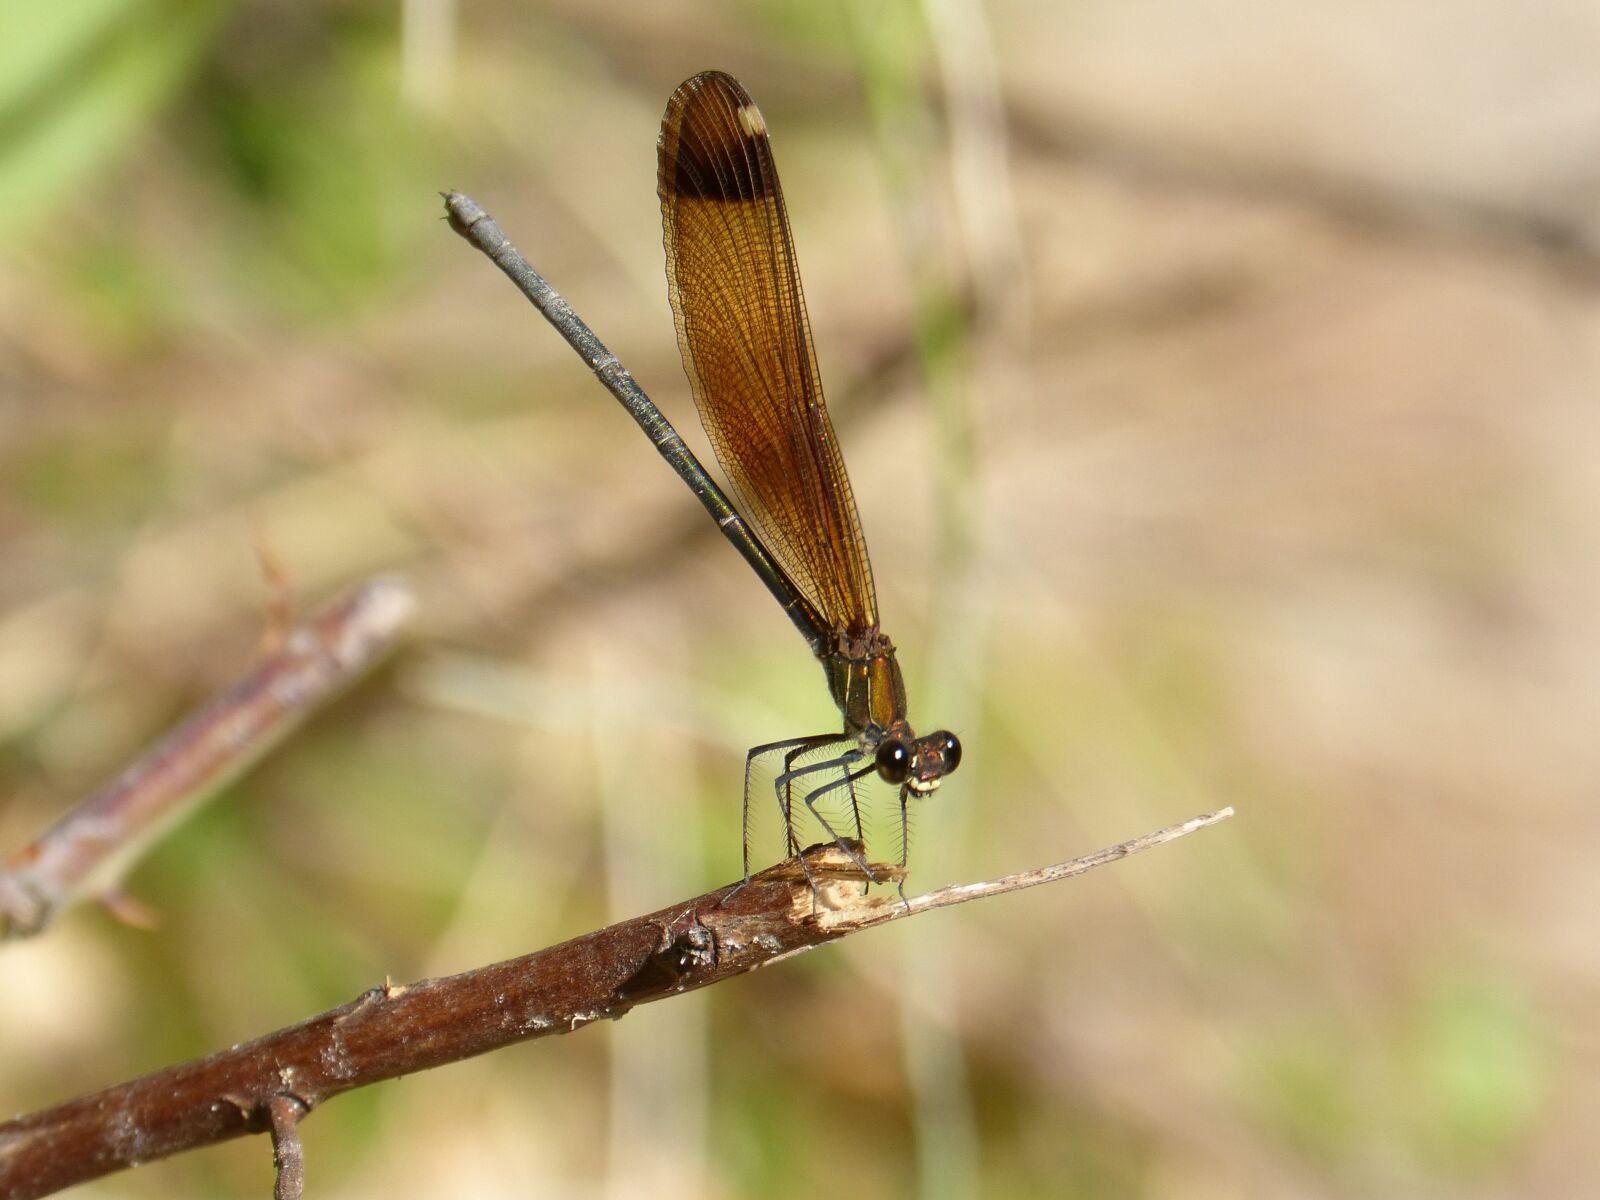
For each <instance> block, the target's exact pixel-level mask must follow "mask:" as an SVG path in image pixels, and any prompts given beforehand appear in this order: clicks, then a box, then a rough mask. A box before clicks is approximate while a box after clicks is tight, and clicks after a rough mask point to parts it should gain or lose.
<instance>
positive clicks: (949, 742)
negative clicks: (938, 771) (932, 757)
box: [939, 733, 961, 775]
mask: <svg viewBox="0 0 1600 1200" xmlns="http://www.w3.org/2000/svg"><path fill="white" fill-rule="evenodd" d="M939 757H940V758H941V759H942V760H943V762H944V773H945V774H946V775H948V774H950V772H951V771H954V770H955V769H956V768H957V767H959V766H960V765H961V739H960V738H958V737H956V735H955V734H953V733H947V734H945V735H944V741H942V742H940V743H939Z"/></svg>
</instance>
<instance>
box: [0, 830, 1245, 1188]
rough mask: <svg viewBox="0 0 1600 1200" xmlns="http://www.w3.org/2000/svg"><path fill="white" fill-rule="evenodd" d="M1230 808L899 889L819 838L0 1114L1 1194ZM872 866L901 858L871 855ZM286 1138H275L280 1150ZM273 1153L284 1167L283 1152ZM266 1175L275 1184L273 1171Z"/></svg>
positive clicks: (1060, 871) (615, 1012) (594, 1017)
mask: <svg viewBox="0 0 1600 1200" xmlns="http://www.w3.org/2000/svg"><path fill="white" fill-rule="evenodd" d="M1232 815H1233V810H1232V809H1231V808H1225V809H1223V810H1221V811H1220V812H1215V813H1208V814H1206V815H1204V816H1198V817H1194V818H1192V819H1191V820H1188V821H1185V822H1183V823H1182V824H1179V825H1173V826H1170V827H1168V828H1166V829H1163V830H1160V831H1158V832H1156V833H1151V834H1146V835H1145V836H1144V837H1139V838H1135V839H1133V840H1132V841H1129V842H1123V843H1122V844H1121V845H1118V846H1112V847H1110V848H1109V849H1106V850H1101V851H1099V852H1098V853H1095V854H1091V855H1088V856H1086V857H1084V858H1079V859H1074V860H1072V861H1070V862H1065V863H1060V864H1058V865H1056V866H1053V867H1045V868H1042V869H1040V870H1034V871H1025V872H1022V873H1020V874H1017V875H1010V876H1006V877H1005V878H1002V879H995V880H989V881H986V882H982V883H972V884H965V885H960V886H957V887H949V888H942V889H940V890H938V891H935V892H930V893H928V894H927V895H924V896H918V897H915V898H914V899H912V900H911V901H909V902H908V903H907V902H902V901H900V900H899V899H897V898H895V897H893V896H886V895H884V894H883V893H882V892H874V893H872V894H870V895H867V894H864V891H863V889H862V888H861V886H860V884H861V881H862V876H861V875H860V874H859V872H858V871H857V870H856V868H854V867H853V866H852V864H851V862H850V860H849V859H848V858H847V857H846V856H845V855H844V854H843V853H842V852H841V851H840V850H839V849H838V848H837V847H835V846H833V845H831V844H829V845H827V846H823V847H816V848H813V849H812V850H809V851H807V856H808V859H807V861H808V863H809V864H810V867H811V872H812V874H813V875H814V876H815V877H816V879H817V881H818V885H819V888H820V892H819V896H818V899H819V904H818V905H817V908H816V910H815V911H813V898H812V891H811V888H810V887H809V886H808V885H807V883H806V880H805V877H804V875H803V874H802V873H801V871H800V868H799V866H798V864H797V863H795V862H794V861H793V860H791V861H789V862H786V863H783V864H780V865H779V866H776V867H772V868H770V869H768V870H766V871H763V872H762V873H761V874H759V875H757V876H756V877H755V878H754V879H753V880H752V881H751V882H750V883H749V884H748V885H746V886H743V887H735V886H731V885H730V886H729V887H723V888H718V889H717V890H716V891H713V892H708V893H706V894H705V895H703V896H696V897H694V898H693V899H691V900H685V901H683V902H681V903H679V904H674V905H672V906H670V907H668V908H664V909H661V910H660V911H658V912H653V913H650V914H648V915H646V916H642V917H634V918H632V919H631V920H627V921H622V922H620V923H618V924H616V925H611V926H608V927H607V928H605V929H600V930H596V931H594V932H592V933H586V934H584V935H582V936H581V937H577V938H574V939H572V940H571V941H569V942H564V943H562V944H561V945H559V946H553V947H551V948H549V949H546V950H540V951H538V952H536V953H534V954H529V955H526V956H524V957H522V958H515V959H511V960H510V961H508V962H502V963H496V964H494V965H493V966H488V967H481V968H479V969H477V970H474V971H468V972H466V973H464V974H461V975H452V976H449V977H447V978H444V979H425V980H423V981H421V982H420V983H415V984H412V985H410V986H409V987H399V986H391V985H388V984H386V985H384V986H383V987H379V988H373V989H372V990H371V991H369V992H367V993H366V994H364V995H363V996H361V997H360V998H359V999H357V1000H355V1001H353V1002H352V1003H350V1004H346V1005H344V1006H343V1007H342V1008H337V1009H334V1010H333V1011H331V1012H326V1013H323V1014H322V1015H320V1016H316V1017H312V1018H311V1019H310V1020H308V1021H302V1022H301V1023H300V1024H298V1025H291V1026H290V1027H288V1028H287V1029H281V1030H279V1031H277V1032H276V1033H270V1034H268V1035H267V1036H265V1037H262V1038H258V1039H256V1040H255V1041H253V1042H247V1043H245V1044H243V1045H240V1046H235V1047H233V1048H232V1049H229V1050H223V1051H221V1052H219V1053H217V1054H213V1055H211V1056H210V1057H209V1058H203V1059H198V1060H196V1061H194V1062H189V1063H184V1064H182V1065H181V1066H176V1067H170V1068H168V1069H167V1070H164V1071H158V1072H156V1073H155V1074H153V1075H146V1076H144V1077H143V1078H141V1079H135V1080H133V1081H132V1082H129V1083H124V1084H119V1085H118V1086H116V1087H112V1088H107V1089H106V1090H105V1091H103V1092H98V1093H95V1094H94V1095H90V1096H82V1097H79V1098H78V1099H76V1100H69V1101H68V1102H67V1103H65V1104H62V1105H59V1106H57V1107H56V1108H52V1109H47V1110H45V1111H43V1112H37V1113H33V1114H31V1115H28V1116H22V1117H17V1118H16V1119H14V1120H11V1121H7V1122H4V1123H0V1200H28V1198H30V1197H35V1196H44V1195H48V1194H49V1193H51V1192H53V1191H56V1190H57V1189H59V1188H64V1187H67V1186H68V1185H70V1184H74V1183H81V1182H83V1181H84V1180H87V1179H95V1178H98V1177H99V1176H102V1175H106V1174H109V1173H110V1172H112V1171H117V1170H121V1169H122V1168H124V1167H130V1166H133V1165H135V1164H136V1163H146V1162H151V1161H153V1160H155V1159H158V1158H165V1157H167V1156H168V1155H171V1154H177V1153H179V1152H181V1151H184V1150H191V1149H194V1148H196V1147H198V1146H204V1145H209V1144H211V1143H213V1142H220V1141H224V1140H226V1139H228V1138H233V1137H238V1136H239V1135H241V1134H245V1133H257V1132H260V1131H262V1130H264V1129H268V1128H280V1133H279V1144H280V1146H281V1145H283V1143H284V1141H285V1138H284V1135H283V1133H282V1132H281V1123H280V1124H279V1125H278V1126H275V1125H274V1118H273V1105H274V1104H278V1105H279V1108H280V1110H282V1104H281V1100H282V1099H283V1098H289V1099H290V1100H292V1101H293V1102H295V1103H296V1104H297V1105H299V1106H303V1110H304V1111H305V1112H309V1111H310V1110H311V1109H313V1108H315V1107H316V1106H317V1105H319V1104H321V1103H322V1102H323V1101H325V1100H328V1099H330V1098H331V1097H333V1096H337V1095H338V1094H339V1093H340V1092H347V1091H350V1090H351V1089H352V1088H358V1087H365V1086H367V1085H369V1084H373V1083H378V1082H380V1081H382V1080H385V1079H393V1078H395V1077H396V1076H399V1075H411V1074H415V1073H416V1072H418V1071H425V1070H427V1069H428V1068H430V1067H437V1066H441V1065H443V1064H445V1063H450V1062H457V1061H459V1060H461V1059H464V1058H470V1057H472V1056H474V1055H478V1054H484V1053H487V1052H488V1051H490V1050H497V1049H499V1048H501V1047H503V1046H508V1045H511V1044H512V1043H515V1042H523V1041H529V1040H531V1039H533V1038H538V1037H546V1036H550V1035H553V1034H562V1033H570V1032H572V1031H573V1030H575V1029H578V1028H580V1027H581V1026H583V1025H587V1024H590V1023H591V1022H594V1021H598V1020H600V1019H602V1018H612V1019H615V1018H617V1017H620V1016H622V1015H623V1014H624V1013H626V1012H627V1011H628V1010H629V1009H631V1008H633V1007H635V1006H637V1005H640V1004H647V1003H649V1002H650V1001H653V1000H660V999H663V998H665V997H668V996H675V995H678V994H680V993H683V992H688V991H694V990H696V989H698V988H702V987H706V986H708V985H710V984H714V983H719V982H721V981H722V980H724V979H729V978H732V977H733V976H735V975H742V974H744V973H745V972H747V971H753V970H755V969H756V968H758V967H763V966H766V965H768V964H769V963H774V962H777V961H778V960H780V959H783V958H787V957H789V956H790V955H794V954H799V953H802V952H804V951H806V950H810V949H813V948H814V947H817V946H821V945H825V944H827V943H828V942H832V941H836V940H838V939H839V938H841V937H845V936H847V935H848V934H852V933H858V932H860V931H861V930H863V929H870V928H872V927H873V926H875V925H882V924H885V923H887V922H889V921H897V920H900V919H901V918H903V917H907V916H913V915H915V914H918V913H923V912H927V911H929V910H931V909H935V908H943V907H946V906H947V905H951V904H962V903H965V902H966V901H968V900H977V899H981V898H983V897H987V896H996V895H1000V894H1001V893H1004V892H1013V891H1019V890H1021V889H1023V888H1029V887H1035V886H1037V885H1038V884H1041V883H1048V882H1051V881H1053V880H1057V879H1067V878H1070V877H1072V876H1074V875H1081V874H1083V873H1084V872H1085V871H1089V870H1092V869H1093V868H1095V867H1098V866H1102V865H1104V864H1105V863H1109V862H1114V861H1116V860H1117V859H1119V858H1126V857H1127V856H1128V855H1130V854H1134V853H1137V852H1138V851H1140V850H1147V849H1149V848H1150V847H1152V846H1158V845H1160V844H1162V843H1163V842H1170V841H1173V840H1174V839H1176V838H1180V837H1183V836H1184V835H1185V834H1189V833H1193V832H1194V831H1195V830H1197V829H1200V828H1202V827H1204V826H1206V825H1211V824H1215V823H1216V822H1218V821H1222V820H1225V819H1226V818H1228V817H1230V816H1232ZM873 870H874V872H875V873H877V875H878V877H879V878H880V879H884V878H894V877H895V875H896V874H897V873H898V868H895V867H891V866H888V865H886V864H876V865H874V868H873ZM285 1157H286V1156H285V1155H284V1154H283V1153H282V1152H281V1151H280V1164H283V1163H284V1159H285ZM280 1169H281V1170H287V1169H288V1168H287V1167H286V1166H282V1165H281V1166H280ZM279 1186H280V1188H282V1187H283V1186H284V1184H283V1180H282V1176H280V1184H279Z"/></svg>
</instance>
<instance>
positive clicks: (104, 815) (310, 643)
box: [0, 578, 415, 941]
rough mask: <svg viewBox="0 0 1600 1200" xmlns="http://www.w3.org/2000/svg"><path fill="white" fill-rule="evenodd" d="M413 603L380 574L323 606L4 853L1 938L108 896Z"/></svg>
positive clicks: (373, 647)
mask: <svg viewBox="0 0 1600 1200" xmlns="http://www.w3.org/2000/svg"><path fill="white" fill-rule="evenodd" d="M414 604H415V602H414V600H413V599H412V595H411V592H410V590H409V589H408V588H407V587H406V586H405V585H404V584H402V583H400V582H399V581H397V580H394V579H387V578H380V579H374V580H371V581H370V582H368V583H367V584H366V585H365V586H363V587H361V588H358V589H357V590H356V591H354V592H352V593H350V594H349V595H347V596H345V597H343V598H342V599H340V600H338V601H336V602H334V603H333V604H331V605H329V606H328V607H327V608H325V609H323V610H322V611H321V612H319V613H317V614H315V615H314V616H312V617H311V618H310V619H308V620H307V621H306V622H304V623H303V624H302V625H300V626H299V627H298V628H295V629H292V630H290V631H289V632H288V634H287V636H285V637H284V638H283V639H282V642H281V644H280V645H279V646H278V647H277V648H276V649H275V650H273V651H272V652H271V653H269V654H267V655H266V656H265V657H264V658H263V659H262V660H261V661H260V662H259V663H258V664H257V665H256V666H255V668H254V669H253V670H252V671H251V672H250V673H249V674H248V675H247V676H245V677H244V678H243V679H241V680H240V681H239V682H238V683H236V684H234V685H233V686H232V687H230V688H229V689H228V690H226V691H225V692H223V693H222V694H221V695H219V696H217V697H216V698H215V699H213V700H212V701H211V702H210V703H208V704H207V705H206V706H205V707H204V708H202V709H200V710H199V711H198V712H196V713H195V714H194V715H193V716H191V717H189V719H188V720H186V721H184V722H183V724H181V725H179V726H178V727H177V728H176V729H175V730H173V731H172V732H171V733H170V734H168V735H167V736H166V737H165V738H164V739H162V740H161V741H160V742H158V743H157V744H156V745H155V746H154V747H152V748H151V749H150V750H149V751H148V752H147V753H145V754H144V755H143V756H142V757H141V758H140V759H139V760H138V761H137V762H135V763H134V764H133V765H132V766H131V767H129V768H128V769H127V770H126V771H124V772H123V773H122V774H121V775H119V776H117V778H116V779H114V780H112V781H111V782H110V783H109V784H107V785H106V786H105V787H104V788H102V789H101V790H100V791H99V792H97V793H95V794H94V795H93V796H91V797H90V798H89V799H88V800H86V801H84V802H83V803H82V804H81V805H79V806H78V807H77V808H75V809H73V810H72V811H71V812H69V813H68V814H67V815H66V816H64V817H62V818H61V819H60V820H59V821H57V822H56V823H55V825H53V826H52V827H51V828H50V829H49V830H47V831H46V832H45V833H43V834H42V835H41V836H40V837H39V838H38V839H36V840H35V841H34V842H32V843H31V844H30V845H28V846H26V847H24V848H23V849H22V850H20V851H18V852H17V853H16V854H14V855H12V857H11V858H10V859H9V860H8V861H7V862H6V863H5V864H4V865H3V866H0V941H4V940H6V939H7V938H15V937H27V936H29V935H30V934H35V933H38V932H39V931H40V930H42V929H43V928H44V927H45V926H46V925H48V924H49V923H50V921H51V920H52V919H53V918H54V917H55V916H56V915H57V914H58V913H60V912H61V911H62V910H63V909H64V908H66V907H67V906H68V905H69V904H71V903H72V902H74V901H76V900H79V899H82V898H85V897H97V898H102V899H109V898H110V897H111V896H112V895H113V893H114V889H115V888H116V886H117V884H118V882H119V881H120V880H121V878H122V876H123V874H124V873H125V872H126V871H127V870H128V869H129V868H130V867H131V866H132V865H133V863H134V862H135V861H137V859H138V858H139V856H140V855H141V854H143V853H144V851H145V850H146V849H148V848H149V846H150V845H151V844H152V843H154V842H155V840H156V839H157V838H158V837H159V836H160V835H161V834H162V833H164V832H165V831H166V830H167V829H169V828H170V827H171V826H172V825H173V824H174V823H175V822H176V821H177V820H178V819H179V818H180V817H182V816H184V815H185V814H186V813H187V812H189V811H190V810H192V809H193V808H194V807H195V806H196V805H198V804H199V803H200V801H202V800H204V799H206V798H207V797H209V796H211V795H214V794H215V793H216V792H217V791H218V790H220V789H221V788H222V787H223V786H225V785H226V784H228V783H229V782H231V781H232V780H233V779H235V778H237V777H238V776H239V775H240V774H241V773H242V772H243V771H245V770H246V769H247V768H248V767H249V766H250V765H251V764H252V763H254V762H255V761H256V760H257V759H259V758H260V757H261V756H262V755H263V754H265V753H266V751H267V750H268V749H270V748H271V747H272V746H273V745H275V744H276V743H277V742H278V741H279V740H280V739H281V738H283V737H284V736H285V735H286V734H287V733H289V732H290V731H291V730H293V729H294V728H295V727H296V726H297V725H299V724H300V722H301V721H303V720H304V719H305V718H306V717H307V716H309V715H310V714H311V713H313V712H315V711H316V710H317V709H319V708H321V707H322V706H323V705H324V704H326V703H327V702H328V701H329V700H331V699H333V698H334V697H335V696H337V695H339V694H340V693H341V692H342V691H343V690H344V689H345V688H346V687H347V686H348V685H349V684H350V683H352V682H353V681H354V680H356V679H358V678H360V676H362V675H363V674H365V673H366V672H367V671H368V670H369V669H370V668H371V667H372V666H373V664H375V663H376V662H377V661H378V660H379V659H381V658H382V656H383V655H384V653H385V652H386V651H388V650H389V649H390V648H391V647H392V646H393V645H394V643H395V639H396V637H397V636H398V634H399V632H400V628H401V626H402V625H404V624H405V622H406V620H407V619H408V618H409V617H410V615H411V610H412V608H413V607H414ZM113 907H116V902H115V901H113Z"/></svg>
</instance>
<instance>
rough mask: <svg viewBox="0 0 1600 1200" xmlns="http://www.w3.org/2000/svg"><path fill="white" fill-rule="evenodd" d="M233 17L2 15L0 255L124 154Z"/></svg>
mask: <svg viewBox="0 0 1600 1200" xmlns="http://www.w3.org/2000/svg"><path fill="white" fill-rule="evenodd" d="M232 10H233V6H232V5H231V4H229V3H226V2H224V0H144V2H142V3H141V2H140V0H60V2H57V3H50V4H8V5H6V6H5V8H4V10H3V11H0V245H3V244H4V243H5V242H6V241H7V240H11V239H14V238H16V237H18V236H20V235H21V234H23V233H24V232H26V231H28V230H30V229H31V228H33V227H34V226H35V225H36V224H37V223H38V222H40V221H42V220H44V219H46V218H47V217H49V216H50V215H51V213H52V211H53V210H54V209H55V206H56V205H57V204H59V202H60V201H61V199H62V198H63V197H64V196H66V195H67V194H69V193H70V192H71V191H72V190H73V189H74V188H75V187H77V186H78V185H79V184H80V183H82V182H83V181H84V180H85V179H86V178H88V176H89V175H90V173H91V172H93V171H95V170H97V169H99V168H101V167H103V166H104V165H105V162H106V161H107V160H108V159H110V158H112V157H113V156H115V155H117V154H119V153H123V152H125V151H126V149H127V147H128V145H129V144H130V142H131V141H132V140H133V138H134V137H135V135H136V134H138V133H139V132H140V131H141V130H143V128H144V126H145V123H146V122H147V121H148V120H149V119H150V117H151V116H152V114H154V113H155V112H156V111H157V109H158V107H159V106H160V105H161V104H162V102H163V101H165V100H167V99H169V98H170V97H171V96H172V95H173V94H174V93H175V92H177V90H178V89H179V88H181V87H182V86H183V85H184V84H185V82H186V81H187V80H188V79H189V78H190V77H191V76H192V74H193V72H194V71H195V70H196V69H197V68H198V66H199V64H200V62H201V61H202V55H203V53H204V51H205V50H206V48H207V46H208V45H209V44H210V42H211V41H212V39H213V38H214V37H215V35H216V32H217V29H218V27H219V26H220V24H221V22H222V20H223V18H224V17H225V16H226V15H227V14H228V13H230V12H231V11H232ZM55 231H56V232H57V233H58V234H59V233H62V232H65V229H64V228H63V227H61V226H59V225H58V226H56V230H55Z"/></svg>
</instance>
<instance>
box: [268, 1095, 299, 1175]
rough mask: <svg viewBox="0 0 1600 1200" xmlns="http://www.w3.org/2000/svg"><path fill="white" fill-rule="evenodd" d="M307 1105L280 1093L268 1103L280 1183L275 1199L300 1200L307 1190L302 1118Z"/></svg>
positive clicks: (273, 1160)
mask: <svg viewBox="0 0 1600 1200" xmlns="http://www.w3.org/2000/svg"><path fill="white" fill-rule="evenodd" d="M305 1115H306V1106H305V1105H304V1104H301V1103H300V1101H298V1100H296V1099H295V1098H294V1097H293V1096H289V1095H284V1094H281V1093H280V1094H279V1095H276V1096H274V1097H273V1098H272V1099H271V1100H268V1101H267V1117H268V1119H269V1120H270V1121H271V1122H272V1165H273V1166H274V1167H276V1168H277V1170H278V1181H277V1183H276V1184H274V1185H273V1188H272V1200H300V1197H301V1196H303V1195H305V1191H306V1151H305V1147H304V1146H302V1145H301V1144H300V1118H301V1117H303V1116H305Z"/></svg>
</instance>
